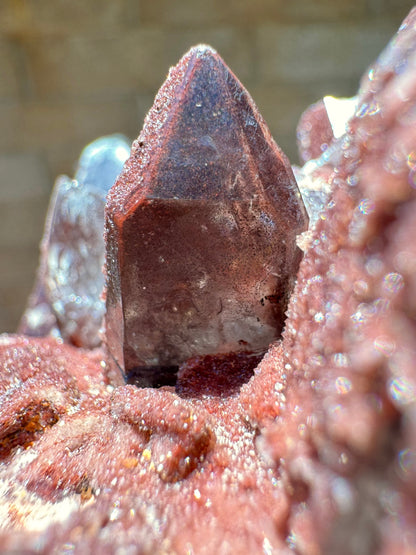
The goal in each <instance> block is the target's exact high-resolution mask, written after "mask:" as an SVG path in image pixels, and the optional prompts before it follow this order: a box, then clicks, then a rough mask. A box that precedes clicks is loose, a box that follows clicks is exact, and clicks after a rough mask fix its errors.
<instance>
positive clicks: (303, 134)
mask: <svg viewBox="0 0 416 555" xmlns="http://www.w3.org/2000/svg"><path fill="white" fill-rule="evenodd" d="M296 135H297V138H298V145H299V156H300V159H301V160H302V162H307V161H308V160H311V159H314V158H319V157H320V156H321V154H322V153H323V152H324V150H325V149H326V148H327V147H328V145H329V144H331V143H332V141H333V139H334V133H333V131H332V127H331V123H330V121H329V118H328V113H327V111H326V107H325V104H324V102H323V100H320V101H319V102H316V104H313V105H312V106H310V107H309V108H308V109H307V110H306V111H305V112H304V113H303V114H302V116H301V118H300V120H299V124H298V127H297V130H296Z"/></svg>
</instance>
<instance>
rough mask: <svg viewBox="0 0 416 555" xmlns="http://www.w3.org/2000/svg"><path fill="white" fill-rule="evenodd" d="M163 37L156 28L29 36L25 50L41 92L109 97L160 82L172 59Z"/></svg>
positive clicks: (153, 86)
mask: <svg viewBox="0 0 416 555" xmlns="http://www.w3.org/2000/svg"><path fill="white" fill-rule="evenodd" d="M163 39H164V35H163V32H162V31H161V30H158V29H142V30H139V31H134V32H130V33H125V34H123V35H121V36H115V37H111V38H93V37H69V38H42V39H31V40H29V41H28V42H27V44H26V46H27V49H26V55H27V57H28V60H29V64H30V67H31V71H32V77H33V80H34V86H35V90H36V91H37V93H38V94H39V95H40V96H41V97H42V98H74V97H77V98H79V97H98V98H106V97H107V98H109V97H112V96H114V95H117V94H119V95H120V94H121V95H123V94H124V95H125V94H129V93H131V92H135V91H138V90H140V91H143V90H154V89H157V88H158V87H159V86H160V85H161V84H162V81H163V79H164V76H165V73H166V68H167V66H168V63H169V62H168V52H167V49H166V48H165V44H164V40H163Z"/></svg>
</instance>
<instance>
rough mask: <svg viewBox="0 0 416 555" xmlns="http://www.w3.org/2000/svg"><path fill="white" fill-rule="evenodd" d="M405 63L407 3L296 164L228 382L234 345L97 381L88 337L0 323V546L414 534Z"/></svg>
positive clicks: (157, 545) (338, 549) (16, 549)
mask: <svg viewBox="0 0 416 555" xmlns="http://www.w3.org/2000/svg"><path fill="white" fill-rule="evenodd" d="M415 76H416V10H414V11H412V12H411V13H410V14H409V16H408V17H407V18H406V20H405V21H404V22H403V24H402V26H401V27H400V30H399V32H398V34H397V35H396V36H395V37H394V38H393V40H392V41H391V43H390V45H389V46H388V47H387V49H386V50H385V51H384V52H383V53H382V55H381V57H380V58H379V60H377V62H376V63H374V64H373V66H372V67H370V68H369V70H368V72H367V73H366V75H364V77H363V79H362V82H361V87H360V90H359V92H358V99H357V101H358V104H357V109H356V111H355V113H354V114H353V116H352V117H350V119H349V121H348V122H347V123H346V127H345V133H344V134H343V136H342V137H339V139H335V137H334V139H333V140H332V142H330V144H329V145H328V148H330V149H333V156H332V155H331V157H329V158H328V159H326V160H320V161H318V160H316V161H315V162H316V171H317V173H315V171H312V172H309V171H306V169H305V168H304V171H303V173H304V174H308V176H309V179H310V181H313V180H314V177H315V176H319V179H320V181H322V182H323V181H324V180H326V182H327V185H328V200H327V202H326V204H325V206H324V209H323V211H322V212H321V214H320V215H319V217H318V218H317V219H316V220H315V222H314V224H313V226H312V229H311V230H310V236H309V240H308V242H307V244H306V248H305V250H306V252H305V255H304V258H303V260H302V262H301V264H300V268H299V272H298V276H297V284H296V286H295V289H294V291H293V293H292V295H291V298H290V301H289V307H288V316H287V320H286V323H285V328H284V332H283V338H282V341H277V342H275V343H274V345H273V346H272V347H271V348H270V349H269V350H268V352H267V354H266V355H265V356H264V357H263V358H262V360H261V361H260V362H259V364H258V366H257V368H256V369H255V371H254V374H253V375H252V377H251V379H250V380H249V381H248V382H247V383H244V382H246V381H247V380H246V377H245V375H246V373H247V367H246V365H247V359H246V357H245V356H243V353H234V355H233V356H232V357H231V356H229V355H227V354H225V355H222V356H220V357H211V355H206V356H203V357H202V356H201V357H198V356H197V357H193V358H192V359H190V360H188V361H187V362H186V363H185V364H183V365H182V366H181V368H180V371H179V374H178V381H177V384H176V387H175V388H173V387H163V388H160V389H153V388H137V387H133V386H131V385H124V384H123V385H121V386H119V387H114V384H113V385H112V384H110V383H109V378H108V373H107V370H108V361H109V359H108V358H107V355H106V353H105V351H104V350H100V349H94V350H84V349H79V348H75V347H74V346H70V345H66V344H63V343H62V341H59V340H56V339H53V338H46V339H38V338H30V337H25V336H22V335H19V336H13V335H4V336H2V337H1V339H0V457H1V463H0V492H1V495H2V501H3V502H2V503H1V504H0V530H1V532H0V547H1V551H2V552H5V553H8V552H10V553H25V554H30V555H32V554H35V553H40V552H41V553H45V554H57V553H68V552H69V553H77V554H84V553H85V554H91V553H100V554H101V553H104V554H115V553H117V554H120V553H134V554H136V553H145V554H151V553H152V554H153V553H170V554H183V553H195V554H211V553H221V554H234V553H241V554H246V553H247V554H249V553H250V554H253V553H254V554H274V553H277V554H284V555H289V554H297V555H317V554H320V553H324V554H330V555H332V554H336V555H350V554H351V553H360V554H362V555H373V554H380V555H396V554H406V555H409V554H411V553H413V552H414V546H415V545H416V535H415V531H416V490H415V483H416V445H415V437H416V432H415V431H416V410H415V407H416V393H415V392H416V372H415V360H416V351H415V345H416V340H415V338H416V331H415V330H416V325H415V322H416V306H415V298H416V297H415V291H416V263H415V261H416V250H415V249H416V242H415V241H414V237H415V233H416V230H415V218H414V213H415V209H416V207H415V203H416V193H415V191H416V154H415V153H416V134H415V107H416V77H415ZM317 135H318V136H319V135H320V131H319V129H318V130H317ZM321 170H322V171H321ZM253 356H254V355H253ZM249 374H250V372H249ZM242 384H243V385H242Z"/></svg>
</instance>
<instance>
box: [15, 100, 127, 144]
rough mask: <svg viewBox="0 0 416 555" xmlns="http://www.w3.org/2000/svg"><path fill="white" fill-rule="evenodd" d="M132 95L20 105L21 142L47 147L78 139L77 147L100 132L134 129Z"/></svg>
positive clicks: (99, 134)
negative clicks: (107, 98) (106, 98)
mask: <svg viewBox="0 0 416 555" xmlns="http://www.w3.org/2000/svg"><path fill="white" fill-rule="evenodd" d="M135 110H136V104H135V98H134V96H131V97H128V96H127V97H120V98H115V99H110V100H84V99H81V100H79V101H74V100H72V99H71V100H69V101H65V100H59V99H58V100H52V101H49V102H46V101H38V102H28V103H26V104H25V105H24V106H23V107H22V115H21V119H22V124H21V125H22V136H21V145H22V147H24V148H49V147H51V146H52V145H53V146H55V147H60V146H65V145H67V144H69V143H78V144H79V145H80V148H83V147H84V145H85V144H86V143H88V142H90V141H91V140H93V139H95V138H97V137H98V136H101V135H108V134H112V133H125V134H127V135H131V134H132V133H135V132H136V128H137V125H138V121H135V118H134V113H135Z"/></svg>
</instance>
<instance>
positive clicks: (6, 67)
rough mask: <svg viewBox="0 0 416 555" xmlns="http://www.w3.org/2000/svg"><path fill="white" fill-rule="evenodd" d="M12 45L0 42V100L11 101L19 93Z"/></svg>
mask: <svg viewBox="0 0 416 555" xmlns="http://www.w3.org/2000/svg"><path fill="white" fill-rule="evenodd" d="M13 48H14V47H13V44H12V43H11V42H9V41H6V40H0V68H1V78H0V99H12V98H14V97H16V96H17V94H18V92H19V85H18V73H17V67H16V63H15V62H16V59H15V56H14V51H13Z"/></svg>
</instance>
